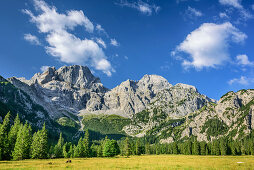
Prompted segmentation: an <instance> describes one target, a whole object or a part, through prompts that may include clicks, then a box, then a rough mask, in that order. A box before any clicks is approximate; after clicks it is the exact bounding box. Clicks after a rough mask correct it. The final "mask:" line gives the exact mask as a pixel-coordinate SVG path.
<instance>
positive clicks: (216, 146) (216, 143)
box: [213, 140, 220, 156]
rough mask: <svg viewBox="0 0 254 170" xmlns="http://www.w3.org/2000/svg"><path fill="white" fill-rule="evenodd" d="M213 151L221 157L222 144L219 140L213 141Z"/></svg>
mask: <svg viewBox="0 0 254 170" xmlns="http://www.w3.org/2000/svg"><path fill="white" fill-rule="evenodd" d="M213 150H214V154H215V155H217V156H218V155H220V144H219V141H218V140H215V141H213Z"/></svg>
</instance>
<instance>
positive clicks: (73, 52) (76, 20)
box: [24, 0, 114, 76]
mask: <svg viewBox="0 0 254 170" xmlns="http://www.w3.org/2000/svg"><path fill="white" fill-rule="evenodd" d="M34 6H35V10H36V12H38V13H39V14H38V15H35V14H34V13H32V12H31V11H29V10H24V13H26V14H28V15H29V16H30V18H31V22H32V23H35V24H36V26H37V28H38V30H39V32H40V33H45V34H46V38H45V39H46V41H47V42H48V46H46V47H45V49H46V52H47V53H48V54H50V55H52V56H54V57H55V58H57V59H58V60H60V61H62V62H64V63H68V64H87V65H90V66H92V67H94V68H95V69H97V70H101V71H103V72H104V73H105V74H107V75H108V76H111V73H112V72H113V71H114V69H113V68H112V66H111V64H110V62H109V61H108V60H107V57H106V55H105V54H104V51H103V50H102V48H100V47H99V45H98V44H97V43H96V42H95V41H93V40H90V39H88V38H85V39H80V38H79V37H76V36H75V35H74V34H72V33H70V31H73V30H74V29H75V27H77V26H82V27H84V28H85V30H86V31H87V32H88V33H92V32H93V31H94V25H93V23H92V22H91V21H90V20H89V19H88V18H87V17H86V16H85V15H84V13H83V11H77V10H70V11H67V12H66V13H58V11H57V9H56V7H54V6H49V5H48V4H47V3H45V2H44V1H42V0H34Z"/></svg>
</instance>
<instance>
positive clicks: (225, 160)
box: [0, 155, 254, 170]
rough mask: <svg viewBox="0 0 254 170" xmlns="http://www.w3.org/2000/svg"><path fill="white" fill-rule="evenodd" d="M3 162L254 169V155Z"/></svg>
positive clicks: (14, 164) (7, 164)
mask: <svg viewBox="0 0 254 170" xmlns="http://www.w3.org/2000/svg"><path fill="white" fill-rule="evenodd" d="M67 160H68V159H43V160H31V159H29V160H23V161H1V162H0V169H36V170H37V169H91V170H95V169H149V170H150V169H236V170H238V169H253V168H254V156H193V155H142V156H131V157H129V158H126V157H114V158H74V159H70V160H71V163H66V161H67Z"/></svg>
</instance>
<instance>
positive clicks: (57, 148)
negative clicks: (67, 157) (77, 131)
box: [54, 133, 64, 158]
mask: <svg viewBox="0 0 254 170" xmlns="http://www.w3.org/2000/svg"><path fill="white" fill-rule="evenodd" d="M63 145H64V139H63V136H62V133H60V136H59V139H58V142H57V144H56V145H55V148H54V154H55V157H56V158H62V157H63Z"/></svg>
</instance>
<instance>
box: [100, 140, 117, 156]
mask: <svg viewBox="0 0 254 170" xmlns="http://www.w3.org/2000/svg"><path fill="white" fill-rule="evenodd" d="M119 153H120V149H119V146H118V144H117V142H116V141H115V140H107V141H106V142H105V144H104V147H103V156H104V157H113V156H116V155H118V154H119Z"/></svg>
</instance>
